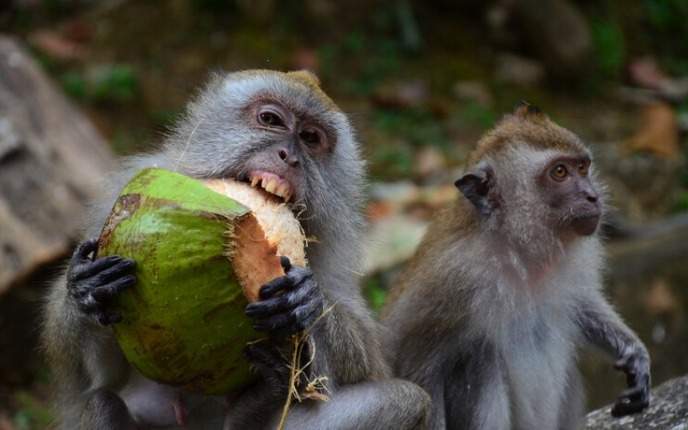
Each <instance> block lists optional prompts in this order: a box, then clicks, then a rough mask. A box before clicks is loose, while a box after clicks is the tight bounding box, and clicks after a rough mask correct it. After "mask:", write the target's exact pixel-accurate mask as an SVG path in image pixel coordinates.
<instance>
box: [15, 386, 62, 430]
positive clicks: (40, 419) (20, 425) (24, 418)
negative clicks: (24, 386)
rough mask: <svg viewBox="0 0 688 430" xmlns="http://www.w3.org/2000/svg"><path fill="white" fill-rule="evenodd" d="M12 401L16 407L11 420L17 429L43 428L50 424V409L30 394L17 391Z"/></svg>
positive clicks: (51, 417)
mask: <svg viewBox="0 0 688 430" xmlns="http://www.w3.org/2000/svg"><path fill="white" fill-rule="evenodd" d="M14 401H15V402H16V403H17V405H18V409H17V411H16V412H15V414H14V419H13V420H12V421H13V424H14V426H15V427H16V429H17V430H33V429H45V428H48V427H49V426H50V423H51V422H52V421H53V416H52V414H51V412H50V409H49V408H48V407H47V406H46V405H45V404H44V403H43V402H41V401H40V400H39V399H37V398H36V397H34V396H33V395H32V394H30V393H28V392H26V391H19V392H17V393H16V394H15V396H14Z"/></svg>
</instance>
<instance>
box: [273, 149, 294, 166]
mask: <svg viewBox="0 0 688 430" xmlns="http://www.w3.org/2000/svg"><path fill="white" fill-rule="evenodd" d="M277 155H279V158H280V160H282V161H284V162H285V163H287V164H288V165H289V166H291V167H297V166H298V165H299V159H298V158H296V156H294V155H289V152H287V150H286V149H280V150H279V151H277Z"/></svg>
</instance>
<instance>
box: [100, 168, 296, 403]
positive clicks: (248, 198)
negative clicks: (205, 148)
mask: <svg viewBox="0 0 688 430" xmlns="http://www.w3.org/2000/svg"><path fill="white" fill-rule="evenodd" d="M304 244H305V238H304V235H303V233H302V232H301V227H300V225H299V223H298V221H297V220H296V219H295V218H294V216H293V214H292V212H291V211H290V210H289V209H288V208H287V207H286V205H284V204H281V203H278V202H276V199H274V198H270V196H269V195H267V194H266V193H263V192H261V191H259V190H257V189H254V188H251V187H250V186H249V185H247V184H244V183H240V182H235V181H227V180H211V181H206V182H205V183H203V182H200V181H197V180H194V179H191V178H188V177H185V176H182V175H179V174H176V173H173V172H169V171H165V170H161V169H147V170H144V171H142V172H141V173H139V174H138V175H137V176H136V177H135V178H134V179H132V181H131V182H130V183H129V184H128V185H127V186H126V187H125V188H124V190H123V191H122V193H121V194H120V197H119V198H118V200H117V202H116V203H115V206H114V208H113V210H112V213H111V214H110V217H109V218H108V221H107V223H106V225H105V227H104V228H103V231H102V233H101V236H100V239H99V252H98V254H99V256H106V255H118V256H121V257H123V258H129V259H132V260H134V261H135V262H136V264H137V265H136V276H137V279H138V282H137V284H136V285H135V286H133V287H132V288H130V289H127V290H126V291H123V292H122V293H121V294H119V295H118V296H117V297H116V299H115V302H114V303H113V308H114V309H117V310H118V311H120V312H121V315H122V322H120V323H117V324H115V325H114V326H113V330H114V333H115V337H116V338H117V341H118V343H119V345H120V347H121V349H122V351H123V352H124V355H125V356H126V358H127V360H128V361H129V362H130V363H131V364H132V365H133V366H134V367H135V368H136V369H137V370H138V371H139V372H141V374H143V375H144V376H146V377H148V378H150V379H153V380H155V381H158V382H162V383H165V384H168V385H172V386H177V387H182V388H184V389H187V390H191V391H197V392H202V393H205V394H218V395H219V394H225V393H227V392H230V391H234V390H237V389H240V388H241V387H243V386H245V385H247V384H249V383H251V382H252V381H253V379H254V378H255V377H256V376H255V375H253V374H251V373H250V372H249V363H248V362H247V361H246V359H245V358H244V355H243V351H244V348H245V347H246V344H247V343H248V342H250V341H252V340H255V339H257V338H260V337H261V335H260V334H259V333H257V332H256V331H255V330H254V329H253V327H252V321H251V320H250V319H249V318H248V317H246V316H245V313H244V310H245V307H246V305H247V304H248V302H249V301H254V300H256V299H257V298H258V291H259V290H260V287H261V286H262V285H263V284H265V283H267V282H269V281H271V280H273V279H274V278H278V277H281V276H284V270H283V269H282V266H281V265H280V258H279V256H282V255H284V256H287V257H288V258H289V259H290V260H291V261H292V262H293V263H294V264H295V265H299V266H305V265H306V259H305V250H304Z"/></svg>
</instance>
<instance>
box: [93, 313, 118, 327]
mask: <svg viewBox="0 0 688 430" xmlns="http://www.w3.org/2000/svg"><path fill="white" fill-rule="evenodd" d="M95 318H96V321H98V323H99V324H100V325H102V326H109V325H112V324H117V323H118V322H120V321H122V314H120V313H119V312H105V311H101V312H98V313H96V315H95Z"/></svg>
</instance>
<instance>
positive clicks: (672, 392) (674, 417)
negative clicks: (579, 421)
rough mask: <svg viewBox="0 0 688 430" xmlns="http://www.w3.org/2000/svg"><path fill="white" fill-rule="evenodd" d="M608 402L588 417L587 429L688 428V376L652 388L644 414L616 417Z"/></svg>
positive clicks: (683, 429) (670, 429)
mask: <svg viewBox="0 0 688 430" xmlns="http://www.w3.org/2000/svg"><path fill="white" fill-rule="evenodd" d="M610 410H611V407H610V406H607V407H605V408H602V409H598V410H596V411H594V412H591V413H589V414H588V416H587V417H586V423H585V428H586V430H616V429H618V430H648V429H666V430H686V429H688V376H683V377H680V378H676V379H672V380H670V381H667V382H665V383H663V384H662V385H660V386H659V387H657V388H655V389H654V390H652V398H651V400H650V407H649V408H648V409H646V410H645V411H643V412H642V413H640V414H636V415H630V416H627V417H623V418H614V417H612V415H611V413H610Z"/></svg>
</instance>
